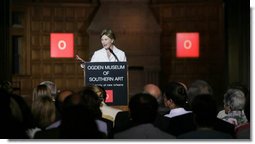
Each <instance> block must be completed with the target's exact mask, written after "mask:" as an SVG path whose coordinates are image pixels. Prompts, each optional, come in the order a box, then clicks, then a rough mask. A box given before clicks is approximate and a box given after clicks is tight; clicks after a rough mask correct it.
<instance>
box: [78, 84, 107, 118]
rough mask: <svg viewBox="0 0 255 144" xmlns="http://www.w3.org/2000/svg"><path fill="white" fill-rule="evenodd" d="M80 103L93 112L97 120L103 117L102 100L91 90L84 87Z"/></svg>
mask: <svg viewBox="0 0 255 144" xmlns="http://www.w3.org/2000/svg"><path fill="white" fill-rule="evenodd" d="M79 94H80V103H81V104H82V105H85V106H86V107H87V108H88V109H89V110H91V111H93V113H94V114H95V115H96V117H97V118H101V117H102V112H101V110H100V105H101V100H100V99H99V97H98V95H97V94H96V93H95V92H94V91H93V90H91V89H90V88H87V87H84V88H83V89H82V90H81V91H80V92H79Z"/></svg>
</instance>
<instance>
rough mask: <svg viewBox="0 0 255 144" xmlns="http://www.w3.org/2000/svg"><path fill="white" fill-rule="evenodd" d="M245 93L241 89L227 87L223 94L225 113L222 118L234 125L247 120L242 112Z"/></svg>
mask: <svg viewBox="0 0 255 144" xmlns="http://www.w3.org/2000/svg"><path fill="white" fill-rule="evenodd" d="M245 101H246V98H245V95H244V93H243V92H242V91H241V90H238V89H228V90H227V92H226V93H225V94H224V100H223V102H224V107H225V113H226V114H227V115H226V116H225V117H223V118H222V119H223V120H225V121H227V122H229V123H231V124H233V125H235V127H237V126H239V125H241V124H244V123H246V122H247V118H246V116H245V114H244V111H243V110H244V105H245Z"/></svg>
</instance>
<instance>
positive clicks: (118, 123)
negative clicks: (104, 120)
mask: <svg viewBox="0 0 255 144" xmlns="http://www.w3.org/2000/svg"><path fill="white" fill-rule="evenodd" d="M132 126H133V125H132V121H131V119H130V116H129V112H128V111H121V112H118V113H117V115H116V117H115V122H114V128H113V129H114V133H118V132H121V131H124V130H126V129H128V128H130V127H132Z"/></svg>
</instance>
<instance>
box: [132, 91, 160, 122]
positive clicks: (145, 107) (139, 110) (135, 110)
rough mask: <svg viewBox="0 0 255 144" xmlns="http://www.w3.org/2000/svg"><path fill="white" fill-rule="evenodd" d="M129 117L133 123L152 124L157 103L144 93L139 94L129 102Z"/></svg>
mask: <svg viewBox="0 0 255 144" xmlns="http://www.w3.org/2000/svg"><path fill="white" fill-rule="evenodd" d="M128 106H129V110H130V115H131V118H132V120H133V121H134V123H136V124H143V123H152V122H154V120H155V118H156V115H157V109H158V103H157V100H156V99H155V98H154V97H153V96H151V95H150V94H146V93H139V94H136V95H134V96H133V97H131V99H130V102H129V105H128Z"/></svg>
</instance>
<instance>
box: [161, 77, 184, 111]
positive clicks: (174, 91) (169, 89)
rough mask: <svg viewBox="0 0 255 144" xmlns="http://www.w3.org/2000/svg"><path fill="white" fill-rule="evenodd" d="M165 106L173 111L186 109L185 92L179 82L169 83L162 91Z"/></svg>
mask: <svg viewBox="0 0 255 144" xmlns="http://www.w3.org/2000/svg"><path fill="white" fill-rule="evenodd" d="M164 103H165V106H166V107H168V108H170V109H174V108H177V107H183V108H186V106H187V92H186V88H185V87H184V86H183V84H181V83H179V82H169V83H168V84H167V85H166V87H165V90H164Z"/></svg>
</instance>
